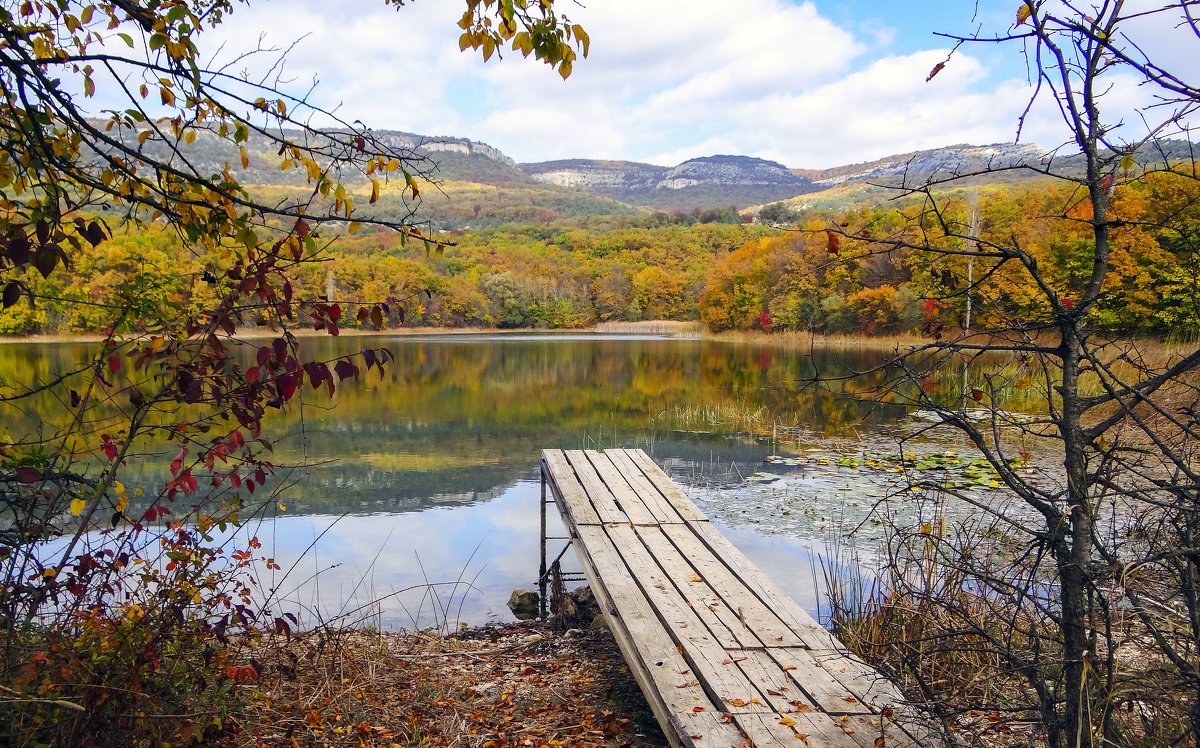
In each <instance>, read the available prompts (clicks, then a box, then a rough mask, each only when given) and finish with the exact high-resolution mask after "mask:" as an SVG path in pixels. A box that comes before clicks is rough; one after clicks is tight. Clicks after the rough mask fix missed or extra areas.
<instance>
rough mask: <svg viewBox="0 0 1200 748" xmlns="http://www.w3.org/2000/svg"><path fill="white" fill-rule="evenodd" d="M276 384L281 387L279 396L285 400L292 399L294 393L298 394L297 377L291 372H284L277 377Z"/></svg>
mask: <svg viewBox="0 0 1200 748" xmlns="http://www.w3.org/2000/svg"><path fill="white" fill-rule="evenodd" d="M275 386H276V387H278V388H279V396H280V397H282V398H283V399H284V400H291V399H292V395H295V394H296V378H295V377H293V376H292V375H291V374H284V375H283V376H281V377H279V378H278V379H276V380H275Z"/></svg>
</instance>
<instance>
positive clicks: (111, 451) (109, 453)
mask: <svg viewBox="0 0 1200 748" xmlns="http://www.w3.org/2000/svg"><path fill="white" fill-rule="evenodd" d="M100 449H101V450H102V451H103V452H104V456H105V457H107V458H108V459H109V460H115V459H117V445H116V443H115V442H114V441H113V439H112V437H111V436H109V435H108V434H104V435H102V436H101V437H100Z"/></svg>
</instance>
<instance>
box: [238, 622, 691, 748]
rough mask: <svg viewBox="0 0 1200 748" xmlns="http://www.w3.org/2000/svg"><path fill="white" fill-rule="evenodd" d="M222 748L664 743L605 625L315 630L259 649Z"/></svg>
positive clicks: (584, 747) (650, 747) (634, 746)
mask: <svg viewBox="0 0 1200 748" xmlns="http://www.w3.org/2000/svg"><path fill="white" fill-rule="evenodd" d="M256 662H258V663H259V666H260V668H261V670H262V672H261V674H260V676H259V678H258V679H257V682H255V683H253V684H246V685H245V686H243V687H245V688H247V689H249V690H250V693H249V694H247V695H249V696H250V700H251V709H250V710H249V711H248V712H246V713H244V714H243V715H241V717H240V718H239V720H238V722H239V724H238V725H237V728H236V735H234V736H233V737H231V738H230V739H229V740H228V741H227V742H225V743H224V745H225V746H228V747H229V748H234V747H236V748H244V747H246V746H256V747H257V746H388V747H389V748H390V747H391V746H406V747H407V746H455V747H459V746H461V747H462V748H508V747H510V746H539V747H540V746H579V747H580V748H601V747H604V748H610V747H611V748H616V747H618V746H629V747H630V748H659V747H660V746H665V745H667V743H666V740H665V739H664V738H663V735H662V733H661V731H660V730H659V728H658V725H657V723H656V722H655V721H654V717H653V715H652V714H651V713H650V710H649V707H647V705H646V702H645V700H644V698H643V697H642V695H641V692H640V691H639V690H638V687H637V684H636V683H635V682H634V680H633V677H632V676H631V675H630V674H629V670H628V668H627V667H626V665H625V661H624V659H623V658H622V657H621V653H620V651H619V650H618V649H617V646H616V643H615V642H614V641H613V638H612V635H611V634H610V633H609V632H608V630H607V629H604V628H602V627H599V628H593V629H588V630H570V631H566V632H562V633H559V632H556V631H554V630H553V629H552V628H551V627H550V626H549V625H547V624H542V623H537V622H531V623H522V624H510V625H505V626H499V627H487V628H482V629H475V630H469V631H466V632H463V633H462V634H461V635H457V636H451V637H440V636H434V635H430V634H423V633H415V634H409V633H381V632H375V631H363V630H354V631H344V632H336V633H331V632H317V633H312V634H306V635H302V636H296V637H293V638H292V639H291V640H290V641H282V640H281V641H277V642H275V643H274V644H272V645H269V646H267V647H265V648H263V649H261V650H260V651H258V652H256Z"/></svg>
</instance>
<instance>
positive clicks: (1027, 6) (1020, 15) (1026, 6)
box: [1017, 3, 1033, 26]
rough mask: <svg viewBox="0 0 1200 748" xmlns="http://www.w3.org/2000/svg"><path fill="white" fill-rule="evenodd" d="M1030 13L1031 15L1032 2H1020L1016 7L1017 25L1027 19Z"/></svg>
mask: <svg viewBox="0 0 1200 748" xmlns="http://www.w3.org/2000/svg"><path fill="white" fill-rule="evenodd" d="M1032 15H1033V4H1032V3H1021V7H1020V8H1017V25H1018V26H1020V25H1021V24H1023V23H1025V22H1026V21H1028V20H1029V17H1030V16H1032Z"/></svg>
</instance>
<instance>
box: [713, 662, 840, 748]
mask: <svg viewBox="0 0 1200 748" xmlns="http://www.w3.org/2000/svg"><path fill="white" fill-rule="evenodd" d="M734 656H735V657H736V658H737V660H738V666H739V667H740V668H742V671H743V672H745V673H746V676H747V677H748V678H750V680H751V681H753V682H754V684H755V685H757V686H758V688H759V690H760V691H762V692H763V693H765V694H766V697H767V700H768V701H769V702H770V704H771V706H772V708H774V710H775V711H776V712H777V713H779V714H780V715H781V716H784V717H789V718H791V720H792V722H793V723H794V724H792V725H791V728H792V729H794V730H797V731H799V732H800V733H802V734H804V735H807V736H808V737H810V738H811V739H812V741H811V742H812V745H813V746H844V748H849V747H850V746H851V745H853V743H852V742H851V741H850V740H849V739H848V738H847V737H846V733H845V731H844V730H843V728H842V726H841V725H840V724H839V723H838V722H837V718H835V717H833V716H831V715H828V714H825V713H823V712H820V711H818V709H817V707H816V706H815V705H814V704H813V702H812V700H811V699H809V698H808V696H807V695H806V694H805V693H804V691H803V690H802V689H800V688H798V687H797V686H796V683H795V682H794V681H793V680H792V678H791V677H790V676H789V675H788V673H787V671H785V670H784V669H783V667H782V666H781V665H780V664H779V663H777V662H776V661H775V660H774V659H772V657H771V655H770V654H768V653H767V652H766V651H765V650H746V651H743V652H738V653H736V654H735V655H734Z"/></svg>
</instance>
